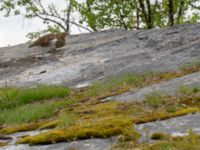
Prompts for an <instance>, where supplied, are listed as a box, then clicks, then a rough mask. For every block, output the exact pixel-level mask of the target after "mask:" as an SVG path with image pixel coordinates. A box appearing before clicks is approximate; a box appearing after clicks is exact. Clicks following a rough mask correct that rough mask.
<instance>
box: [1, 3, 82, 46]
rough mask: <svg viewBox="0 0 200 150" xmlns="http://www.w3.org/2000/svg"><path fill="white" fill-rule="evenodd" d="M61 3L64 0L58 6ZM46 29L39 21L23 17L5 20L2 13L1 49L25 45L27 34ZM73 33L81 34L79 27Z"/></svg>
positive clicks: (74, 28) (73, 29)
mask: <svg viewBox="0 0 200 150" xmlns="http://www.w3.org/2000/svg"><path fill="white" fill-rule="evenodd" d="M52 1H53V0H52ZM54 1H55V0H54ZM56 1H57V0H56ZM80 1H82V0H80ZM61 2H62V0H60V1H59V3H60V4H59V3H58V1H57V3H56V4H58V5H62V4H61ZM45 27H46V26H45V25H43V23H42V21H41V20H39V19H33V20H27V19H26V20H25V19H23V17H21V16H14V17H8V18H5V17H4V16H3V13H2V12H0V47H4V46H8V45H16V44H20V43H24V42H26V41H28V39H27V38H26V37H25V36H26V34H27V33H29V32H35V31H38V30H42V29H45ZM71 31H72V34H78V33H80V30H79V29H78V28H77V27H72V29H71Z"/></svg>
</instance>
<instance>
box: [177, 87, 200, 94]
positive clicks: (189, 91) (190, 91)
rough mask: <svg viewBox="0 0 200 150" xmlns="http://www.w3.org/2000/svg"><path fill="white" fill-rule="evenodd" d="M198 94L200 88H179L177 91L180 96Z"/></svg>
mask: <svg viewBox="0 0 200 150" xmlns="http://www.w3.org/2000/svg"><path fill="white" fill-rule="evenodd" d="M198 92H200V87H189V86H185V85H183V86H181V87H179V89H178V93H179V94H181V95H191V94H195V93H198Z"/></svg>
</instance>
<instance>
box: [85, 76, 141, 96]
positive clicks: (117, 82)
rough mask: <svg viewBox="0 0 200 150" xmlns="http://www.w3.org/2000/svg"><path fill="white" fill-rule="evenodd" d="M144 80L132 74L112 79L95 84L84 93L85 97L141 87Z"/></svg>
mask: <svg viewBox="0 0 200 150" xmlns="http://www.w3.org/2000/svg"><path fill="white" fill-rule="evenodd" d="M142 80H143V77H142V76H139V75H136V74H131V73H128V74H124V75H121V76H118V77H110V78H108V79H107V80H106V81H103V82H100V81H97V82H94V83H93V84H92V86H91V87H90V88H89V89H88V90H87V91H86V92H85V93H84V96H85V97H95V96H99V95H101V94H103V93H109V92H112V91H117V90H120V89H121V88H126V87H127V86H139V85H141V84H142ZM118 88H119V89H118Z"/></svg>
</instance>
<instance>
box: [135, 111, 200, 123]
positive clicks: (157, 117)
mask: <svg viewBox="0 0 200 150" xmlns="http://www.w3.org/2000/svg"><path fill="white" fill-rule="evenodd" d="M199 111H200V109H199V108H196V107H191V108H183V109H180V110H177V111H176V112H173V113H167V112H157V113H156V112H154V113H151V114H149V115H146V116H143V117H138V118H133V122H134V123H135V124H140V123H147V122H153V121H157V120H165V119H170V118H173V117H179V116H184V115H187V114H193V113H196V112H199Z"/></svg>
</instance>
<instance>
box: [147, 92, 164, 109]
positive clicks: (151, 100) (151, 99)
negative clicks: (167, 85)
mask: <svg viewBox="0 0 200 150" xmlns="http://www.w3.org/2000/svg"><path fill="white" fill-rule="evenodd" d="M145 102H146V103H147V105H149V106H151V107H154V108H158V107H160V106H161V105H162V104H164V102H165V100H164V98H163V96H162V94H161V93H160V92H158V91H154V92H151V93H149V94H147V95H146V99H145Z"/></svg>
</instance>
